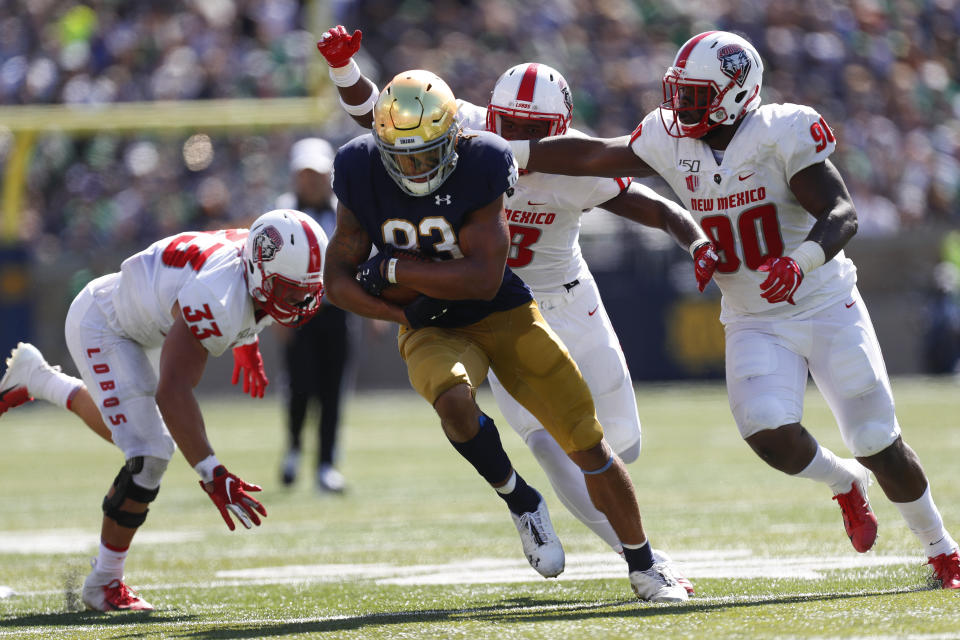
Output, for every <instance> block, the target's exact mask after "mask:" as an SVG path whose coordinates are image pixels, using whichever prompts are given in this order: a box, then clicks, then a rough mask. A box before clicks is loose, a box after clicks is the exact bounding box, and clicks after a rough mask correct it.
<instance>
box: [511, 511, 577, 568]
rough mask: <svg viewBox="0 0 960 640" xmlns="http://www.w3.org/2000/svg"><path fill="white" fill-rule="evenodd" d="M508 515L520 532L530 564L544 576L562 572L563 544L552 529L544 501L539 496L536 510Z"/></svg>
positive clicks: (563, 559) (563, 560) (524, 552)
mask: <svg viewBox="0 0 960 640" xmlns="http://www.w3.org/2000/svg"><path fill="white" fill-rule="evenodd" d="M510 517H511V518H513V524H514V525H515V526H516V527H517V531H518V532H519V533H520V542H521V543H522V544H523V555H525V556H527V561H529V562H530V566H531V567H533V568H534V569H535V570H536V571H537V573H539V574H540V575H542V576H543V577H544V578H556V577H557V576H558V575H560V574H561V573H563V567H564V562H565V558H564V555H563V545H561V544H560V538H558V537H557V534H556V532H555V531H554V530H553V523H552V522H550V512H549V511H547V503H546V501H545V500H544V499H543V498H542V497H541V498H540V504H538V505H537V510H536V511H528V512H526V513H523V514H521V515H519V516H518V515H516V514H515V513H513V512H512V511H511V512H510Z"/></svg>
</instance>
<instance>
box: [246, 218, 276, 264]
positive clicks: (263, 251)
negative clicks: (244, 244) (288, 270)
mask: <svg viewBox="0 0 960 640" xmlns="http://www.w3.org/2000/svg"><path fill="white" fill-rule="evenodd" d="M282 246H283V238H282V237H281V236H280V232H279V231H277V228H276V227H274V226H273V225H270V226H268V227H267V228H265V229H264V230H263V231H261V232H260V233H258V234H257V237H256V238H254V239H253V254H254V255H255V256H256V258H257V259H258V260H261V261H263V262H269V261H270V260H273V259H274V257H276V255H277V251H280V247H282Z"/></svg>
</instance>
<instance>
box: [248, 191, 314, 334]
mask: <svg viewBox="0 0 960 640" xmlns="http://www.w3.org/2000/svg"><path fill="white" fill-rule="evenodd" d="M326 250H327V235H326V234H325V233H324V232H323V229H322V228H321V227H320V225H319V224H317V222H316V221H315V220H314V219H313V218H311V217H310V216H308V215H307V214H305V213H301V212H300V211H294V210H293V209H277V210H275V211H269V212H267V213H265V214H263V215H262V216H260V217H259V218H257V219H256V220H255V221H254V223H253V225H252V226H251V227H250V234H249V235H248V236H247V239H246V241H245V242H244V243H243V264H244V268H245V269H244V273H245V274H246V276H247V289H248V290H249V291H250V295H251V296H253V298H254V299H255V300H257V301H258V302H259V303H260V305H261V306H262V307H263V310H264V311H266V312H267V313H268V314H270V316H272V317H273V319H274V320H276V321H277V322H278V323H280V324H282V325H284V326H287V327H297V326H300V325H301V324H303V323H304V322H306V321H307V320H309V319H310V318H312V317H313V315H314V314H315V313H316V312H317V311H318V310H319V309H320V300H321V298H323V255H324V253H325V252H326Z"/></svg>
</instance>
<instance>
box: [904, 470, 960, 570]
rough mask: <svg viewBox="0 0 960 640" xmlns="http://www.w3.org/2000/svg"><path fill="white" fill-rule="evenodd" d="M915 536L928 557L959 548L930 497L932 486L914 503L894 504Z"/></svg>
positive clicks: (928, 486)
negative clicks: (945, 527) (944, 525)
mask: <svg viewBox="0 0 960 640" xmlns="http://www.w3.org/2000/svg"><path fill="white" fill-rule="evenodd" d="M893 504H894V506H896V507H897V509H899V510H900V514H901V515H902V516H903V519H904V520H906V522H907V526H908V527H910V531H912V532H913V535H915V536H917V539H918V540H919V541H920V544H922V545H923V550H924V552H925V553H926V554H927V556H928V557H930V558H933V557H934V556H938V555H940V554H941V553H950V552H951V551H953V550H954V549H956V548H957V543H956V541H955V540H954V539H953V538H951V537H950V534H949V533H947V530H946V529H944V528H943V518H941V517H940V511H938V510H937V505H935V504H934V503H933V497H932V496H931V495H930V485H927V490H926V491H924V492H923V495H922V496H920V497H919V498H917V499H916V500H914V501H913V502H894V503H893Z"/></svg>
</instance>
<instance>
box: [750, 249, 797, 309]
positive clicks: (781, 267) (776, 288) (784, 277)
mask: <svg viewBox="0 0 960 640" xmlns="http://www.w3.org/2000/svg"><path fill="white" fill-rule="evenodd" d="M757 271H767V272H769V273H770V275H769V276H767V279H766V280H764V281H763V282H762V283H760V288H761V289H763V293H762V294H760V297H761V298H766V299H767V302H769V303H770V304H776V303H777V302H783V301H784V300H786V301H787V302H789V303H790V304H797V303H796V302H794V301H793V294H795V293H796V292H797V289H799V288H800V283H801V282H803V270H802V269H801V268H800V265H798V264H797V261H796V260H794V259H793V258H791V257H789V256H783V257H780V258H767V259H766V261H765V262H764V263H763V264H762V265H760V266H759V267H757Z"/></svg>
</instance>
